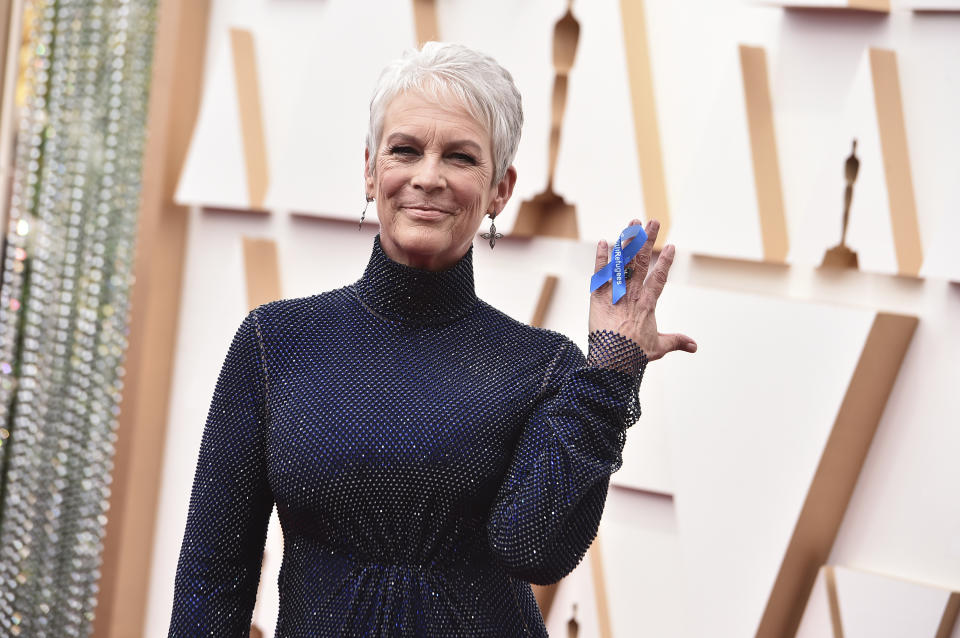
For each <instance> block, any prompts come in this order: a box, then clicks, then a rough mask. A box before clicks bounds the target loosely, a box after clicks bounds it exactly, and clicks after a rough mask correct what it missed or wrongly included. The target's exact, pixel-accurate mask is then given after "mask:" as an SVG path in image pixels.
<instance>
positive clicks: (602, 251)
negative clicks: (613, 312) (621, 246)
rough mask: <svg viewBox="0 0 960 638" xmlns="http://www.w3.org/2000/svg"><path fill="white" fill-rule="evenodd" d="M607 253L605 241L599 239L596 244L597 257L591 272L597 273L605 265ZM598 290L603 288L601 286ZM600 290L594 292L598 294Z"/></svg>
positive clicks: (607, 248)
mask: <svg viewBox="0 0 960 638" xmlns="http://www.w3.org/2000/svg"><path fill="white" fill-rule="evenodd" d="M608 251H609V247H608V246H607V242H606V241H605V240H603V239H601V240H600V241H599V242H597V255H596V258H595V259H594V263H593V272H598V271H599V270H600V269H601V268H603V267H604V266H606V265H607V261H608V259H607V253H608ZM604 285H606V284H604ZM600 288H603V286H600ZM600 288H597V289H596V290H595V291H594V292H598V291H599V290H600Z"/></svg>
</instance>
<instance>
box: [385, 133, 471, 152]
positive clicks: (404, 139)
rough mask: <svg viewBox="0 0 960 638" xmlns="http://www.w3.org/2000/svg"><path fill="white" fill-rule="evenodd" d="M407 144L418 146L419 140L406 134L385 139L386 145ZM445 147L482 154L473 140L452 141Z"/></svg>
mask: <svg viewBox="0 0 960 638" xmlns="http://www.w3.org/2000/svg"><path fill="white" fill-rule="evenodd" d="M404 142H406V143H408V144H419V143H420V140H419V139H417V137H416V136H415V135H409V134H407V133H393V134H392V135H390V137H388V138H387V144H391V145H392V144H397V143H404ZM447 146H456V147H459V148H469V149H471V150H473V152H474V153H476V154H478V155H480V154H482V153H483V149H481V148H480V145H479V144H477V143H476V142H474V141H473V140H454V141H452V142H450V143H449V144H447Z"/></svg>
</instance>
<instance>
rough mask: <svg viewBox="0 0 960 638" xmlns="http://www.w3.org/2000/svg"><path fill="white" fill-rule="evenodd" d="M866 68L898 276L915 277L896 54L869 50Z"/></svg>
mask: <svg viewBox="0 0 960 638" xmlns="http://www.w3.org/2000/svg"><path fill="white" fill-rule="evenodd" d="M870 71H871V74H872V76H873V95H874V99H875V102H876V108H877V126H878V128H879V129H880V146H881V147H882V149H883V172H884V175H885V177H886V181H887V198H888V201H889V204H890V223H891V225H892V230H893V244H894V248H895V249H896V252H897V265H898V270H899V272H900V274H901V275H908V276H911V277H916V276H918V275H919V273H920V266H921V265H922V264H923V246H922V245H921V242H920V227H919V224H918V223H917V203H916V199H915V197H914V192H913V176H912V174H911V172H910V153H909V149H908V147H907V129H906V126H905V124H904V117H903V101H902V99H901V95H900V75H899V73H898V72H897V54H896V53H894V52H893V51H889V50H886V49H870Z"/></svg>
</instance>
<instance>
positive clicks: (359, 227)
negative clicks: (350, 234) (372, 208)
mask: <svg viewBox="0 0 960 638" xmlns="http://www.w3.org/2000/svg"><path fill="white" fill-rule="evenodd" d="M372 201H373V198H372V197H370V196H369V195H367V203H366V204H365V205H364V207H363V210H362V211H360V225H359V226H357V230H360V229H361V228H363V218H364V217H365V216H366V214H367V206H369V205H370V202H372Z"/></svg>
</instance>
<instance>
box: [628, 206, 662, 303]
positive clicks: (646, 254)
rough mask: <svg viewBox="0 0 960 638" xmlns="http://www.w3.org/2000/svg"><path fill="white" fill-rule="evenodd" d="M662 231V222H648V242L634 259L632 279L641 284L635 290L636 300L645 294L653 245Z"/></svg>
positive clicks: (652, 220) (653, 220)
mask: <svg viewBox="0 0 960 638" xmlns="http://www.w3.org/2000/svg"><path fill="white" fill-rule="evenodd" d="M659 230H660V222H658V221H657V220H655V219H651V220H650V221H649V222H647V228H646V232H647V241H646V243H644V244H643V247H642V248H641V249H640V252H638V253H637V255H636V256H635V257H634V258H633V262H632V263H633V264H634V266H633V267H634V273H633V276H632V277H631V279H635V280H636V281H637V282H639V283H640V285H639V286H635V287H634V288H633V297H634V299H639V298H640V296H641V295H642V293H643V282H644V280H645V279H646V278H647V271H648V270H649V269H650V258H651V256H652V255H653V244H654V243H655V242H656V241H657V233H658V232H659Z"/></svg>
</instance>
